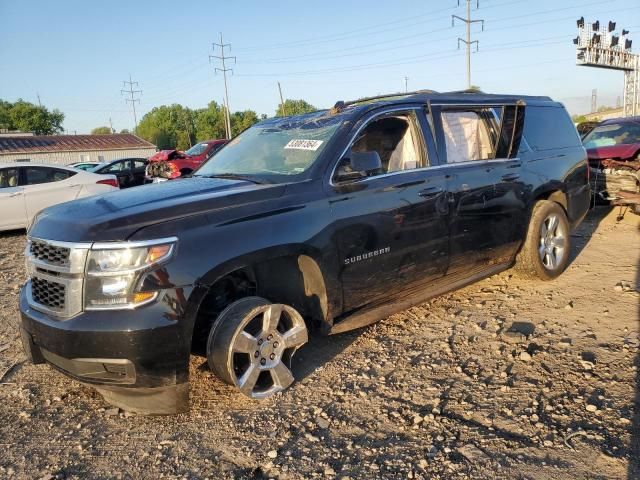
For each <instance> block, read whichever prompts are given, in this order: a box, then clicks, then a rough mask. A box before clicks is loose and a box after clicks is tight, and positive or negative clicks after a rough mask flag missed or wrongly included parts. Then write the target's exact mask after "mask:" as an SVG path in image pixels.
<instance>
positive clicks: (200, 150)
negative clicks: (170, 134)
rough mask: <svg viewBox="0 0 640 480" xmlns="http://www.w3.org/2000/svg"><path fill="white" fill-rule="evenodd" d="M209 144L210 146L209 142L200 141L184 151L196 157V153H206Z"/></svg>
mask: <svg viewBox="0 0 640 480" xmlns="http://www.w3.org/2000/svg"><path fill="white" fill-rule="evenodd" d="M208 146H209V144H208V143H198V144H196V145H194V146H193V147H191V148H190V149H189V150H187V151H186V152H184V153H186V154H187V155H191V156H194V157H195V156H196V155H200V154H201V153H204V151H205V150H206V149H207V147H208Z"/></svg>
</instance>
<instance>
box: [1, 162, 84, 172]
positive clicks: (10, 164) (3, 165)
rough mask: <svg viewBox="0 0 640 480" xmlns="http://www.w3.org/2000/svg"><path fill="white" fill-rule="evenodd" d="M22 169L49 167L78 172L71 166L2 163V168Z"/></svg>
mask: <svg viewBox="0 0 640 480" xmlns="http://www.w3.org/2000/svg"><path fill="white" fill-rule="evenodd" d="M20 167H49V168H56V169H58V170H71V171H74V172H76V171H77V170H76V169H75V168H73V167H70V166H69V165H58V164H52V163H51V164H49V163H31V162H8V163H0V168H20Z"/></svg>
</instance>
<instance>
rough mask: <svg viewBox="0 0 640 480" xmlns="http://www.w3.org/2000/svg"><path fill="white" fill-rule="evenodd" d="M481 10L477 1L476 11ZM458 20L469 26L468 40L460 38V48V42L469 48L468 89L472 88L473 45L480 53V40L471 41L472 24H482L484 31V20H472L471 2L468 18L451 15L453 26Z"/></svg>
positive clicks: (468, 3) (468, 7) (478, 0)
mask: <svg viewBox="0 0 640 480" xmlns="http://www.w3.org/2000/svg"><path fill="white" fill-rule="evenodd" d="M458 6H460V0H458ZM478 8H480V0H476V9H478ZM456 19H458V20H460V21H462V22H464V23H465V24H466V25H467V38H466V39H463V38H460V37H458V48H460V42H462V43H464V44H465V45H466V46H467V88H471V45H473V44H474V43H475V44H476V51H478V45H479V42H478V40H473V41H472V40H471V24H473V23H480V24H481V25H482V30H483V31H484V20H474V19H472V18H471V0H467V18H462V17H459V16H458V15H451V26H452V27H453V26H454V25H455V21H456Z"/></svg>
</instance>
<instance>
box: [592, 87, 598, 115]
mask: <svg viewBox="0 0 640 480" xmlns="http://www.w3.org/2000/svg"><path fill="white" fill-rule="evenodd" d="M596 110H598V89H597V88H594V89H593V90H591V113H595V111H596Z"/></svg>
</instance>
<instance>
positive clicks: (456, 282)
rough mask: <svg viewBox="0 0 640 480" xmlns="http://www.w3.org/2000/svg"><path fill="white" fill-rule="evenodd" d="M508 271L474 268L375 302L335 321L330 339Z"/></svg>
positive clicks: (498, 267)
mask: <svg viewBox="0 0 640 480" xmlns="http://www.w3.org/2000/svg"><path fill="white" fill-rule="evenodd" d="M510 267H511V263H502V264H499V265H491V266H490V267H484V266H483V267H481V268H476V269H475V270H473V271H471V272H464V273H458V274H454V275H446V276H444V277H441V278H438V279H436V280H433V281H431V282H428V283H426V284H425V283H421V284H418V285H414V286H412V287H408V288H407V289H406V290H405V291H404V292H402V293H400V294H397V295H393V296H390V297H387V298H386V299H384V300H379V301H376V302H375V303H372V304H369V305H367V306H365V307H362V308H361V309H358V310H356V311H353V312H350V313H347V314H346V315H343V316H341V317H338V318H337V321H336V322H335V323H334V324H333V326H332V327H331V329H330V330H329V335H333V334H335V333H342V332H346V331H349V330H354V329H356V328H362V327H366V326H367V325H371V324H373V323H376V322H378V321H379V320H382V319H384V318H387V317H389V316H391V315H393V314H394V313H397V312H400V311H402V310H406V309H407V308H411V307H413V306H415V305H418V304H420V303H423V302H426V301H427V300H429V299H431V298H433V297H437V296H438V295H442V294H444V293H447V292H450V291H452V290H457V289H459V288H462V287H464V286H466V285H469V284H471V283H475V282H477V281H478V280H482V279H484V278H486V277H490V276H491V275H495V274H497V273H500V272H502V271H504V270H507V269H508V268H510Z"/></svg>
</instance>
